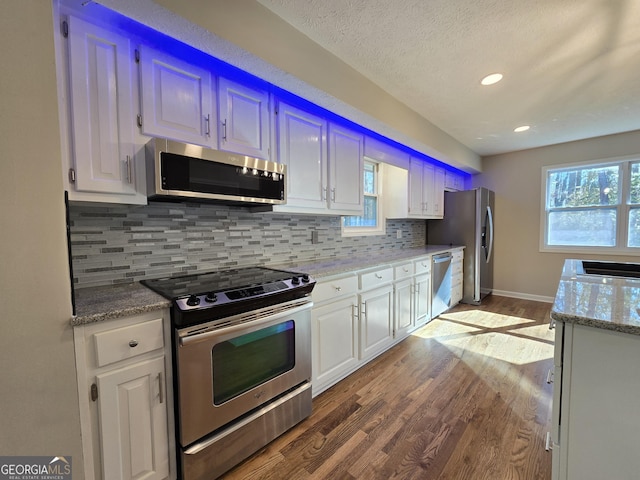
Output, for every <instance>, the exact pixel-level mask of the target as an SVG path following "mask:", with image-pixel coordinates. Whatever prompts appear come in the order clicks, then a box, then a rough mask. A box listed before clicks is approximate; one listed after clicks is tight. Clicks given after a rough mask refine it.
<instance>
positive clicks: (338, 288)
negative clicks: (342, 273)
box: [333, 286, 342, 292]
mask: <svg viewBox="0 0 640 480" xmlns="http://www.w3.org/2000/svg"><path fill="white" fill-rule="evenodd" d="M333 288H335V290H336V292H341V291H342V287H338V286H334V287H333Z"/></svg>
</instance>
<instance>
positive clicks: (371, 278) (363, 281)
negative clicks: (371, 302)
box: [360, 267, 393, 290]
mask: <svg viewBox="0 0 640 480" xmlns="http://www.w3.org/2000/svg"><path fill="white" fill-rule="evenodd" d="M391 281H393V268H391V267H389V268H383V269H380V270H376V271H373V272H367V273H361V274H360V288H361V289H362V290H369V289H370V288H376V287H379V286H381V285H384V284H386V283H389V282H391Z"/></svg>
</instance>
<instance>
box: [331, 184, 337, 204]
mask: <svg viewBox="0 0 640 480" xmlns="http://www.w3.org/2000/svg"><path fill="white" fill-rule="evenodd" d="M331 201H332V202H335V201H336V187H333V188H332V189H331Z"/></svg>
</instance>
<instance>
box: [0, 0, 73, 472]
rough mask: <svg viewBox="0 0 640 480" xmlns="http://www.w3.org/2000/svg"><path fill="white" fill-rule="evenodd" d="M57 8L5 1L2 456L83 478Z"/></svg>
mask: <svg viewBox="0 0 640 480" xmlns="http://www.w3.org/2000/svg"><path fill="white" fill-rule="evenodd" d="M53 28H54V25H53V16H52V12H51V4H50V2H48V1H44V0H21V1H13V0H11V1H4V2H0V44H1V45H2V46H3V47H2V49H0V59H1V62H0V63H1V64H2V65H3V69H2V75H0V92H2V96H1V97H0V145H1V146H2V149H1V152H0V156H1V157H0V206H1V207H0V225H1V228H0V252H1V253H0V255H1V262H0V292H1V295H2V313H1V316H0V365H1V370H0V432H2V433H1V434H0V454H1V455H46V456H48V455H51V456H55V455H63V456H64V455H66V456H71V457H72V461H73V466H74V467H75V468H74V471H73V473H74V475H73V478H74V479H82V478H84V475H83V472H82V455H81V445H80V426H79V418H78V400H77V388H76V383H75V363H74V357H73V345H72V331H71V328H70V327H69V320H70V318H71V313H72V312H71V303H70V285H69V273H68V271H69V270H68V267H67V253H66V238H65V217H64V197H63V190H62V172H61V164H62V163H61V159H60V131H59V124H58V100H57V90H56V77H55V63H54V50H53Z"/></svg>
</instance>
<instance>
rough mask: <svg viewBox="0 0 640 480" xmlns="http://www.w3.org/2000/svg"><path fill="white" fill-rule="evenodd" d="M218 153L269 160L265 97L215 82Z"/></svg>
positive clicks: (221, 82) (267, 98) (261, 92)
mask: <svg viewBox="0 0 640 480" xmlns="http://www.w3.org/2000/svg"><path fill="white" fill-rule="evenodd" d="M218 103H219V109H220V125H219V128H218V139H219V145H220V150H225V151H227V152H233V153H240V154H242V155H247V156H251V157H257V158H264V159H270V150H269V145H270V140H271V139H270V130H271V129H270V126H269V125H270V124H269V94H268V93H267V92H264V91H261V90H255V89H253V88H249V87H246V86H244V85H240V84H238V83H235V82H232V81H231V80H228V79H226V78H222V77H221V78H219V80H218Z"/></svg>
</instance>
